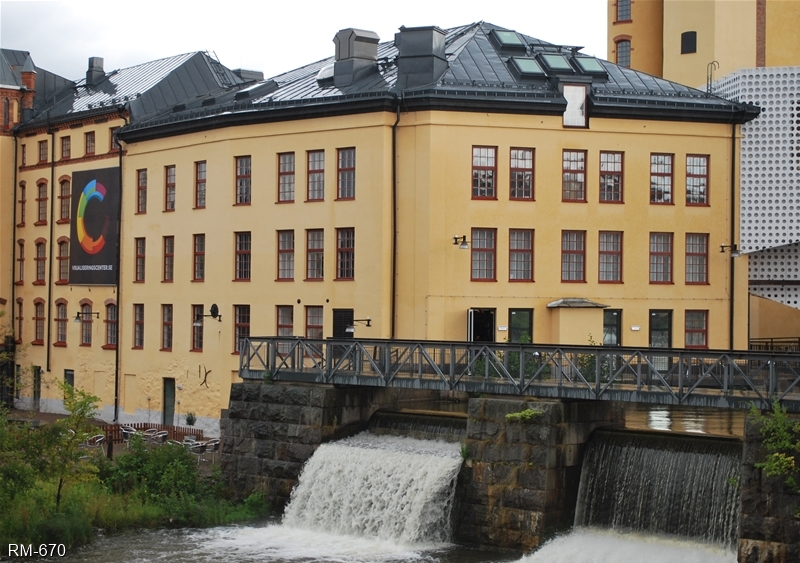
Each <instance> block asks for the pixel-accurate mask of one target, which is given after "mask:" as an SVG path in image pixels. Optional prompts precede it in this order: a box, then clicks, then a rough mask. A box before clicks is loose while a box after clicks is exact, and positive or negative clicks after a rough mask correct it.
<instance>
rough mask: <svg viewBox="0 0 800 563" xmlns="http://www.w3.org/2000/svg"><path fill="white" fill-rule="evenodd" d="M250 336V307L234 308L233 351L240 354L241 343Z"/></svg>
mask: <svg viewBox="0 0 800 563" xmlns="http://www.w3.org/2000/svg"><path fill="white" fill-rule="evenodd" d="M249 336H250V305H234V306H233V351H234V352H239V351H241V348H240V341H241V340H242V339H243V338H248V337H249Z"/></svg>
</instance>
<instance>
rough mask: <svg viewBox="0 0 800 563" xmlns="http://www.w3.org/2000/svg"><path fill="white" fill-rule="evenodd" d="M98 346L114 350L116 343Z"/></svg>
mask: <svg viewBox="0 0 800 563" xmlns="http://www.w3.org/2000/svg"><path fill="white" fill-rule="evenodd" d="M100 348H101V349H103V350H116V349H117V345H116V344H104V345H103V346H100Z"/></svg>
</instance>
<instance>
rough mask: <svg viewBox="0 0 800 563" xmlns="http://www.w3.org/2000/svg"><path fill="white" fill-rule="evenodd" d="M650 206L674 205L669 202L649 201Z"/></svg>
mask: <svg viewBox="0 0 800 563" xmlns="http://www.w3.org/2000/svg"><path fill="white" fill-rule="evenodd" d="M650 205H675V204H674V203H673V202H671V201H651V202H650Z"/></svg>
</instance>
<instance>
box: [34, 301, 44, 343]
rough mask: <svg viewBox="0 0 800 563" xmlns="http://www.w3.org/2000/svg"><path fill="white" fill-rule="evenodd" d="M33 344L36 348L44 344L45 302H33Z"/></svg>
mask: <svg viewBox="0 0 800 563" xmlns="http://www.w3.org/2000/svg"><path fill="white" fill-rule="evenodd" d="M33 329H34V331H33V337H34V338H33V342H31V344H33V345H35V346H41V345H42V344H44V300H43V299H35V300H34V301H33Z"/></svg>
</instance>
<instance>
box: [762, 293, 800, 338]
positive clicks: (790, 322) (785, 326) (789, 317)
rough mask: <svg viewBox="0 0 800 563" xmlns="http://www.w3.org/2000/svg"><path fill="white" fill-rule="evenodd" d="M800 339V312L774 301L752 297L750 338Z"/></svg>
mask: <svg viewBox="0 0 800 563" xmlns="http://www.w3.org/2000/svg"><path fill="white" fill-rule="evenodd" d="M798 337H800V311H798V310H797V309H795V308H794V307H790V306H789V305H784V304H783V303H778V302H777V301H773V300H772V299H767V298H765V297H759V296H758V295H751V296H750V338H753V339H756V338H798Z"/></svg>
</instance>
